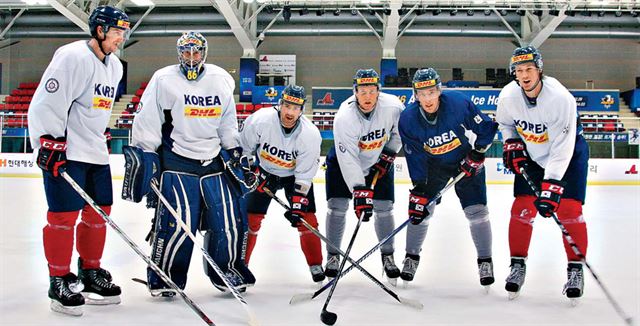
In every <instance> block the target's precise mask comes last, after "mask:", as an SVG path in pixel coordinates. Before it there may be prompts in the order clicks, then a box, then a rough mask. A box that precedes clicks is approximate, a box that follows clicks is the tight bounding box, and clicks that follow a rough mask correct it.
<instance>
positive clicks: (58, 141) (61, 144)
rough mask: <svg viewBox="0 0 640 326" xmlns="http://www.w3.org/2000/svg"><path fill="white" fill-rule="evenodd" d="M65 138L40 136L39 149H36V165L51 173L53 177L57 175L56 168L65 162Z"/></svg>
mask: <svg viewBox="0 0 640 326" xmlns="http://www.w3.org/2000/svg"><path fill="white" fill-rule="evenodd" d="M66 153H67V138H65V137H58V138H54V137H53V136H51V135H43V136H40V150H39V151H38V158H37V160H38V166H39V167H40V168H41V169H42V170H44V171H49V172H51V173H53V176H54V177H57V176H58V175H59V173H58V170H59V169H60V167H62V166H63V165H64V164H65V163H67V154H66Z"/></svg>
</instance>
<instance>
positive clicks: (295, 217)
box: [284, 194, 309, 228]
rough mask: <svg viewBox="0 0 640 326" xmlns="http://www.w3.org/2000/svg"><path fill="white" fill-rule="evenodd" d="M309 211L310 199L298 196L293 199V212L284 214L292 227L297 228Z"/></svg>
mask: <svg viewBox="0 0 640 326" xmlns="http://www.w3.org/2000/svg"><path fill="white" fill-rule="evenodd" d="M308 210H309V198H307V197H305V196H303V195H301V194H297V195H294V196H293V197H292V198H291V210H290V211H287V212H285V213H284V217H286V218H287V220H289V222H291V226H292V227H294V228H297V227H298V225H299V224H300V220H302V219H304V214H305V213H306V212H307V211H308Z"/></svg>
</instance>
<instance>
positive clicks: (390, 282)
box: [387, 277, 398, 287]
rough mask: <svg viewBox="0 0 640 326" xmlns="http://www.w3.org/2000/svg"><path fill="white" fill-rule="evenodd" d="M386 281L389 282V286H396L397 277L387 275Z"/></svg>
mask: <svg viewBox="0 0 640 326" xmlns="http://www.w3.org/2000/svg"><path fill="white" fill-rule="evenodd" d="M387 282H389V284H391V286H393V287H397V286H398V278H397V277H396V278H390V277H387Z"/></svg>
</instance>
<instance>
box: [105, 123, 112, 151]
mask: <svg viewBox="0 0 640 326" xmlns="http://www.w3.org/2000/svg"><path fill="white" fill-rule="evenodd" d="M104 137H105V140H106V141H107V150H108V151H109V154H111V138H112V137H111V128H107V129H105V131H104Z"/></svg>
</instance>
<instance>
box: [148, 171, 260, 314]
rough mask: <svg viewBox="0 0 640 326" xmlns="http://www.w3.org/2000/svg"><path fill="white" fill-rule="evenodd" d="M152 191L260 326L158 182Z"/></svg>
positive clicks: (246, 304)
mask: <svg viewBox="0 0 640 326" xmlns="http://www.w3.org/2000/svg"><path fill="white" fill-rule="evenodd" d="M151 190H153V192H155V193H156V195H157V196H158V199H159V200H160V201H161V202H162V204H163V205H164V207H166V208H167V210H168V211H169V213H171V215H172V216H173V218H174V219H175V220H176V222H178V225H179V226H180V228H181V229H182V231H184V233H186V234H187V236H189V238H190V239H191V241H193V243H194V245H196V246H197V247H198V248H199V249H200V251H202V255H203V256H204V259H206V260H207V262H208V263H209V265H210V266H211V267H212V268H213V270H214V271H215V272H216V273H217V274H218V276H220V278H221V279H222V281H223V282H224V284H225V285H226V286H227V288H229V290H230V291H231V293H232V294H233V296H234V297H235V298H236V299H237V300H238V301H239V302H240V304H241V305H242V308H244V310H245V311H246V312H247V315H249V321H248V324H249V325H252V326H254V325H258V322H257V320H256V317H255V315H254V314H253V312H252V311H251V309H250V308H249V304H248V303H247V301H246V300H245V299H244V298H243V297H242V295H240V292H238V289H237V288H236V287H235V286H233V285H232V284H231V282H230V281H229V279H228V278H227V276H226V275H224V272H222V270H221V269H220V266H218V264H216V263H215V262H214V261H213V258H211V256H210V255H209V253H208V252H207V250H205V249H204V246H203V245H202V244H201V243H200V242H199V241H198V240H197V239H196V236H195V235H194V234H193V232H191V229H189V227H188V226H187V225H186V224H185V223H184V221H183V220H182V218H181V216H180V214H178V212H176V210H175V209H174V208H173V207H172V206H171V204H170V203H169V201H168V200H167V198H165V197H164V195H162V192H160V189H158V184H157V181H155V180H153V181H152V182H151Z"/></svg>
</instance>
